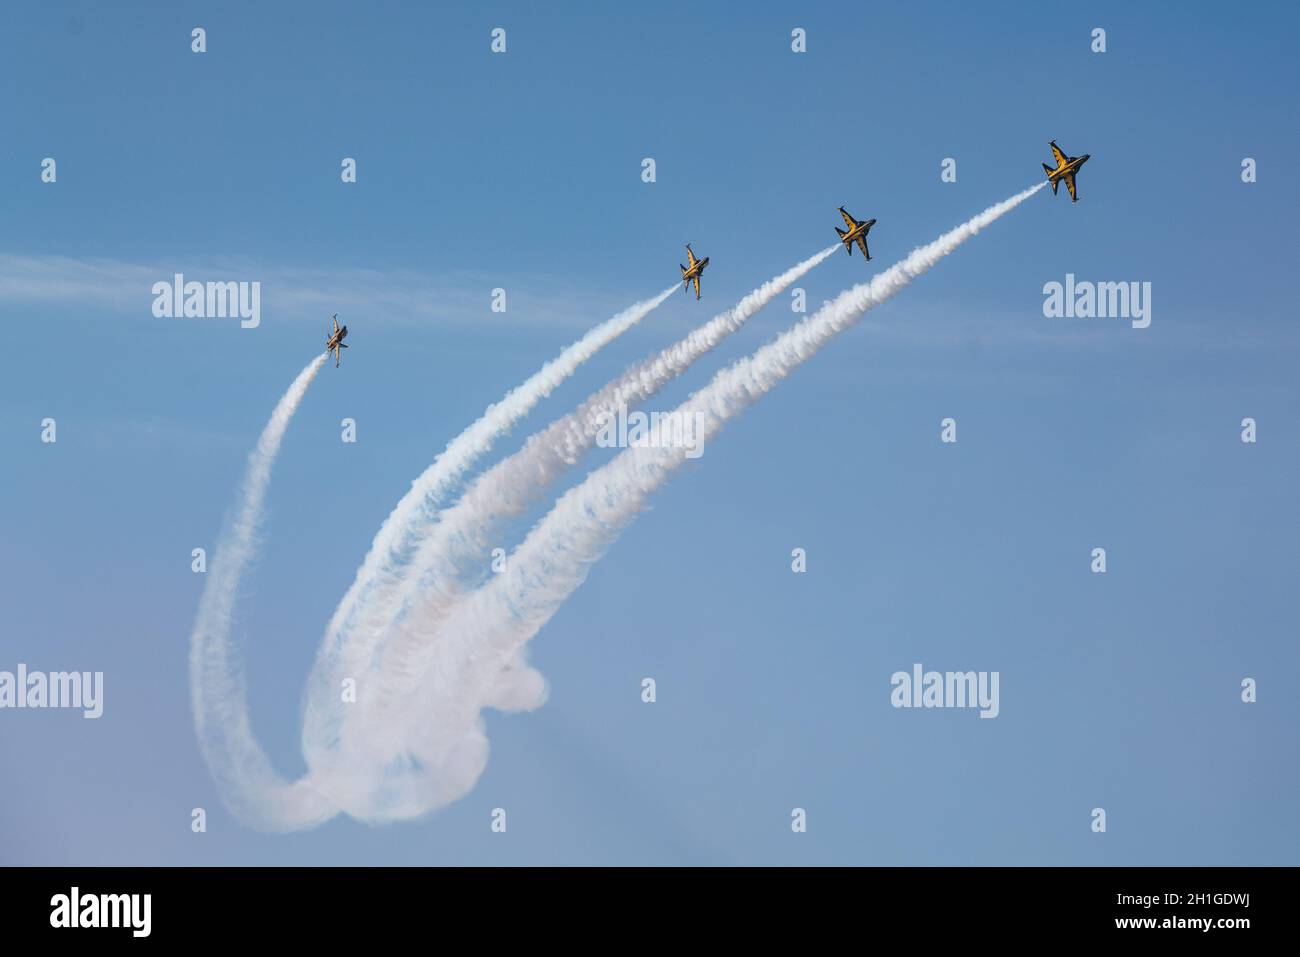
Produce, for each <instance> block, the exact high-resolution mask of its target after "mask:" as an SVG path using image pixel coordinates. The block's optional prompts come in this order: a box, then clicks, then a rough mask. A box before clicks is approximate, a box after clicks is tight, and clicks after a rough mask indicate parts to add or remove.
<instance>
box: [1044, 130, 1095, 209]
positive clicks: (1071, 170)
mask: <svg viewBox="0 0 1300 957" xmlns="http://www.w3.org/2000/svg"><path fill="white" fill-rule="evenodd" d="M1048 145H1049V146H1051V147H1052V156H1053V157H1054V158H1055V159H1056V169H1052V167H1050V166H1048V165H1047V164H1046V163H1044V164H1043V172H1044V173H1046V174H1047V181H1048V182H1049V183H1051V184H1052V194H1053V195H1055V194H1056V187H1058V186H1060V185H1061V180H1065V188H1066V189H1068V190H1069V191H1070V202H1072V203H1077V202H1078V201H1079V196H1078V194H1077V193H1076V192H1075V190H1074V177H1075V174H1076V173H1078V172H1079V168H1080V167H1081V166H1083V164H1084V163H1086V162H1088V157H1089V156H1091V155H1092V154H1090V153H1084V154H1083V155H1082V156H1066V155H1065V153H1063V152H1062V151H1061V148H1060V147H1059V146H1057V145H1056V140H1052V142H1051V143H1049V144H1048Z"/></svg>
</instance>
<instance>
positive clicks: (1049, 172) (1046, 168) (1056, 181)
mask: <svg viewBox="0 0 1300 957" xmlns="http://www.w3.org/2000/svg"><path fill="white" fill-rule="evenodd" d="M1043 172H1044V173H1046V174H1047V181H1048V182H1049V183H1051V184H1052V193H1053V195H1055V193H1056V188H1057V187H1058V186H1060V185H1061V181H1060V180H1059V179H1057V178H1056V177H1055V176H1053V175H1052V174H1053V173H1055V172H1056V170H1054V169H1052V167H1050V166H1048V165H1047V164H1046V163H1044V164H1043Z"/></svg>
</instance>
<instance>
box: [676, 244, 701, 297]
mask: <svg viewBox="0 0 1300 957" xmlns="http://www.w3.org/2000/svg"><path fill="white" fill-rule="evenodd" d="M686 258H687V259H688V260H689V261H690V266H683V265H682V264H681V263H678V264H677V265H678V267H679V268H680V269H681V271H682V288H683V289H688V288H690V284H691V282H692V280H693V281H694V282H695V298H696V299H699V298H700V275H701V274H702V273H703V272H704V267H705V266H707V265H708V264H709V257H708V256H705V257H704V258H703V259H696V258H695V253H694V252H693V251H692V250H691V244H690V243H687V244H686Z"/></svg>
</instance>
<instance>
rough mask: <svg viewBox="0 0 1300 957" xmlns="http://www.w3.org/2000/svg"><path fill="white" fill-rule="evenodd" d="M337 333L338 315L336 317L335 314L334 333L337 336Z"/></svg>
mask: <svg viewBox="0 0 1300 957" xmlns="http://www.w3.org/2000/svg"><path fill="white" fill-rule="evenodd" d="M338 334H339V317H338V316H335V317H334V335H336V336H337V335H338Z"/></svg>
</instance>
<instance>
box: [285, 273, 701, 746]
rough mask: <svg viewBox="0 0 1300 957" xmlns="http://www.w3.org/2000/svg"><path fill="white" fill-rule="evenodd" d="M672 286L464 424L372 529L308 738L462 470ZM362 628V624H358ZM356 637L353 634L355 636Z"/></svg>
mask: <svg viewBox="0 0 1300 957" xmlns="http://www.w3.org/2000/svg"><path fill="white" fill-rule="evenodd" d="M677 288H678V287H677V284H676V283H674V284H673V285H672V286H670V287H669V288H667V289H665V290H664V291H663V292H661V293H659V294H658V295H656V296H653V297H651V298H650V299H645V300H642V301H640V302H637V303H634V304H633V305H631V306H629V307H628V308H627V309H624V310H623V311H622V312H620V313H618V314H617V315H615V316H613V317H612V318H610V319H607V320H606V321H605V322H602V323H601V324H600V325H598V326H596V327H595V328H593V329H591V330H590V331H588V332H587V333H586V334H585V335H584V336H583V337H582V338H581V339H579V340H578V341H576V342H574V343H572V344H571V345H569V346H568V347H566V348H565V349H564V350H563V351H562V352H561V353H560V354H559V355H558V356H556V357H555V358H554V359H552V360H550V361H549V362H547V363H546V364H545V365H544V366H542V368H541V369H539V370H538V371H537V372H535V373H534V374H533V375H532V376H531V377H529V378H528V379H527V380H525V381H524V382H523V383H522V384H521V385H519V386H516V387H515V388H514V389H512V390H511V391H510V392H508V393H506V395H505V397H504V398H502V399H501V400H500V401H499V402H496V403H494V404H493V405H490V406H488V408H487V410H486V411H485V412H484V413H483V415H482V416H480V417H479V418H478V419H477V420H476V421H475V422H473V423H472V424H471V425H470V426H469V427H468V428H466V429H465V430H464V431H463V432H461V433H460V434H459V435H457V436H456V437H455V438H454V439H452V440H451V441H450V442H448V443H447V447H446V449H444V450H443V452H442V453H441V454H440V455H439V456H438V457H437V458H436V459H434V461H433V464H432V465H430V466H429V467H428V468H427V469H425V471H424V472H423V473H422V474H421V475H420V476H419V477H418V478H417V479H416V480H415V481H414V482H412V483H411V488H410V490H409V491H407V493H406V494H405V495H404V496H402V498H401V500H400V501H399V502H398V503H397V505H396V506H395V507H394V508H393V510H392V512H391V513H390V514H389V516H388V518H386V519H385V520H384V523H383V525H381V526H380V528H379V531H378V533H376V535H375V538H374V541H373V542H372V543H371V545H370V550H369V551H368V552H367V553H366V556H365V558H364V559H363V560H362V563H361V567H360V568H358V569H357V573H356V576H355V578H354V579H353V581H352V584H351V586H349V588H348V590H347V592H346V593H345V594H344V596H343V599H342V600H341V601H340V602H339V605H338V607H337V608H336V609H335V611H334V614H333V616H332V617H331V618H330V622H329V625H328V626H327V627H326V631H325V636H324V638H323V640H322V644H321V649H320V653H319V654H318V656H317V658H316V662H315V665H314V666H313V669H312V674H311V677H310V679H309V681H308V693H307V695H306V698H305V711H304V727H305V728H310V729H312V731H311V736H312V737H321V738H325V739H327V740H328V739H329V738H331V737H332V736H333V734H334V731H333V730H332V729H333V728H334V727H335V726H336V725H337V723H338V721H339V720H340V718H341V717H342V716H343V713H344V712H343V711H342V710H341V709H343V708H344V705H343V703H342V701H341V700H340V695H339V684H340V681H341V680H342V679H343V678H345V677H353V678H355V677H357V676H358V675H359V673H360V672H361V671H362V670H364V669H365V668H367V667H368V663H369V660H370V657H371V653H372V651H373V647H372V645H371V643H370V642H369V640H368V639H369V637H370V636H373V635H376V634H379V633H382V630H383V625H384V624H385V623H386V622H388V621H389V620H390V619H391V618H392V615H393V602H394V598H393V590H394V589H395V588H396V586H397V585H398V584H400V582H401V570H402V568H403V566H404V563H405V562H406V561H407V560H408V559H409V557H410V555H411V553H412V550H413V549H414V548H415V547H416V546H417V545H418V544H419V541H420V530H421V529H422V528H423V527H424V526H425V524H426V523H427V520H428V518H429V517H431V516H432V515H433V514H434V513H435V512H436V510H437V508H438V507H439V506H440V505H441V504H442V501H443V499H444V498H445V497H446V495H447V494H448V493H449V492H450V491H451V490H452V489H453V488H454V487H455V485H456V483H457V482H458V481H459V480H460V479H461V478H462V477H463V475H464V474H465V472H466V471H467V470H468V469H469V468H471V467H472V466H473V465H474V463H475V462H476V461H478V459H479V458H480V457H481V456H482V455H484V454H485V453H486V452H488V451H489V450H490V449H491V448H492V444H493V442H495V441H496V439H498V438H499V437H500V436H501V435H502V434H504V433H505V432H506V431H507V430H509V429H510V428H511V427H512V426H513V425H514V424H515V423H516V422H518V421H519V420H520V419H522V418H523V417H524V416H525V415H527V414H528V413H529V412H530V411H531V410H532V409H533V407H534V406H536V405H537V403H538V402H540V401H542V399H544V398H546V397H547V396H548V395H550V394H551V393H552V392H553V391H555V389H556V388H557V387H558V386H559V385H560V384H561V383H563V382H564V381H565V380H566V379H567V378H569V377H570V376H571V375H573V373H574V372H575V371H577V369H578V367H579V366H581V365H582V364H583V363H584V362H586V361H587V360H588V359H590V358H591V357H592V356H594V355H595V354H596V353H597V352H599V351H600V350H601V349H603V348H604V347H605V346H607V345H609V344H610V343H611V342H613V341H614V340H615V339H617V338H618V337H619V336H621V335H622V334H623V333H625V332H627V331H628V330H629V329H631V328H632V327H633V326H635V325H636V324H637V323H638V322H640V321H641V320H642V319H644V318H645V317H646V316H647V315H649V314H650V312H651V311H652V310H654V309H655V308H656V307H658V306H659V305H661V304H662V303H663V302H664V301H665V300H666V299H667V298H668V297H669V296H671V295H672V294H673V293H674V292H676V291H677ZM358 626H360V627H358ZM354 632H355V633H356V634H357V636H359V638H354V637H353V633H354Z"/></svg>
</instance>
